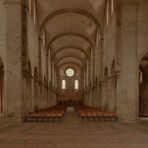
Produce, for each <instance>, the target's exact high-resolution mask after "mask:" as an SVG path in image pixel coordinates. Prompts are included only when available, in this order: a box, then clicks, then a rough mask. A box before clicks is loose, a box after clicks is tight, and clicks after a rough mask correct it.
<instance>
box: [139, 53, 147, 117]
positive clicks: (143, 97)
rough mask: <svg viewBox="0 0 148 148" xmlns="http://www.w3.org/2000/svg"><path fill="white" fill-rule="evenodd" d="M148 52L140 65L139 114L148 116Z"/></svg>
mask: <svg viewBox="0 0 148 148" xmlns="http://www.w3.org/2000/svg"><path fill="white" fill-rule="evenodd" d="M147 92H148V53H146V54H145V56H144V57H143V58H142V60H141V62H140V66H139V116H140V117H148V93H147Z"/></svg>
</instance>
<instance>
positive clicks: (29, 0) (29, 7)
mask: <svg viewBox="0 0 148 148" xmlns="http://www.w3.org/2000/svg"><path fill="white" fill-rule="evenodd" d="M28 9H29V12H30V14H31V13H32V0H28Z"/></svg>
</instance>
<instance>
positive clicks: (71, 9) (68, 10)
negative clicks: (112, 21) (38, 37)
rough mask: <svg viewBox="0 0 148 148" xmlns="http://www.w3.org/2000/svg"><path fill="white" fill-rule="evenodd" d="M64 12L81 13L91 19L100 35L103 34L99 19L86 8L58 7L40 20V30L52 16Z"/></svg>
mask: <svg viewBox="0 0 148 148" xmlns="http://www.w3.org/2000/svg"><path fill="white" fill-rule="evenodd" d="M64 13H76V14H79V15H83V16H85V17H87V18H89V19H90V20H92V21H93V22H94V23H95V24H96V26H97V28H98V29H99V31H100V33H101V36H102V35H103V34H102V33H103V31H102V27H101V25H100V23H99V21H98V20H97V19H96V17H95V16H94V15H93V14H91V13H90V12H88V11H86V10H82V9H79V8H65V9H59V10H57V11H55V12H52V13H51V14H49V15H48V16H47V17H46V18H45V19H44V21H43V22H42V24H41V26H40V31H42V30H43V28H44V27H45V26H46V24H47V22H49V21H51V20H52V19H53V18H54V17H56V16H58V15H62V14H64Z"/></svg>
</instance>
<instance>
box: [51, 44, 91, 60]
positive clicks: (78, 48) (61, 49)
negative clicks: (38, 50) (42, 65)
mask: <svg viewBox="0 0 148 148" xmlns="http://www.w3.org/2000/svg"><path fill="white" fill-rule="evenodd" d="M65 49H75V50H78V51H81V52H83V53H84V54H85V55H86V57H87V59H89V58H90V57H89V54H88V53H87V52H85V51H84V50H83V49H82V48H80V47H77V46H65V47H61V48H59V49H57V50H56V52H54V54H53V56H52V59H54V57H55V56H56V55H57V53H58V52H60V51H63V50H65Z"/></svg>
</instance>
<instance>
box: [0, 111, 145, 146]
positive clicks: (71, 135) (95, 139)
mask: <svg viewBox="0 0 148 148" xmlns="http://www.w3.org/2000/svg"><path fill="white" fill-rule="evenodd" d="M0 148H148V122H141V123H135V124H122V123H118V122H96V121H82V120H81V119H80V118H78V116H77V115H76V114H75V113H74V112H73V110H70V111H68V112H67V113H66V115H65V117H64V120H63V121H61V122H50V123H25V124H15V125H13V126H9V127H7V128H3V129H2V128H1V130H0Z"/></svg>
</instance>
